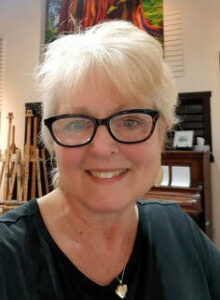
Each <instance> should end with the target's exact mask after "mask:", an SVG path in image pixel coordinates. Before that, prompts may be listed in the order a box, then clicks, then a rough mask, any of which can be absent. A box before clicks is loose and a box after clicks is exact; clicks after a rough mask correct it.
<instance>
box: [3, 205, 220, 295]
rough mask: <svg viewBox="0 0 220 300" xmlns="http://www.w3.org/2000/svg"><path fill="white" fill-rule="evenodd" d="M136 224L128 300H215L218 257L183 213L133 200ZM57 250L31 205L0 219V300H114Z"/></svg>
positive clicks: (110, 289) (219, 282)
mask: <svg viewBox="0 0 220 300" xmlns="http://www.w3.org/2000/svg"><path fill="white" fill-rule="evenodd" d="M137 205H138V209H139V225H138V232H137V237H136V241H135V245H134V249H133V253H132V255H131V258H130V260H129V262H128V264H127V266H126V270H125V275H124V283H126V284H127V286H128V293H127V298H126V299H129V300H210V299H212V300H219V299H220V252H219V251H218V250H217V249H216V247H215V246H214V244H213V243H212V242H211V241H210V240H209V239H208V238H207V237H206V236H205V235H204V234H203V233H202V232H201V231H200V230H199V228H198V227H197V225H196V224H195V223H194V221H193V220H191V218H190V217H189V216H188V215H187V214H185V213H184V212H183V211H182V210H181V208H180V207H179V206H178V205H176V204H172V203H160V202H154V201H138V203H137ZM117 285H118V280H117V279H115V280H113V281H112V282H111V283H110V284H109V285H107V286H100V285H98V284H96V283H95V282H93V281H91V280H90V279H89V278H87V277H86V276H85V275H84V274H83V273H81V272H80V271H79V270H78V269H77V268H76V267H75V266H74V265H73V264H72V262H71V261H70V260H69V259H68V258H67V257H66V256H65V255H64V253H63V252H62V251H61V250H60V249H59V247H58V246H57V245H56V243H55V242H54V240H53V239H52V237H51V236H50V234H49V232H48V231H47V228H46V226H45V224H44V222H43V220H42V217H41V214H40V211H39V208H38V204H37V201H36V200H31V201H29V202H27V203H26V204H24V205H23V206H21V207H18V208H16V209H14V210H12V211H10V212H8V213H6V214H4V215H3V216H1V217H0V299H1V300H20V299H21V300H35V299H42V300H44V299H45V300H50V299H51V300H52V299H53V300H62V299H68V300H71V299H74V300H94V299H96V300H99V299H100V300H101V299H105V300H110V299H111V300H119V299H120V298H118V296H117V295H116V294H115V288H116V286H117Z"/></svg>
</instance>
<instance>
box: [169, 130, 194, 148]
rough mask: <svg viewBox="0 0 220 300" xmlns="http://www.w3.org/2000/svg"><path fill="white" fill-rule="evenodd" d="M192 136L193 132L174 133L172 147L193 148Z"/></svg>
mask: <svg viewBox="0 0 220 300" xmlns="http://www.w3.org/2000/svg"><path fill="white" fill-rule="evenodd" d="M193 136H194V131H193V130H182V131H175V133H174V140H173V147H174V148H186V149H190V148H192V147H193Z"/></svg>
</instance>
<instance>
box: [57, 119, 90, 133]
mask: <svg viewBox="0 0 220 300" xmlns="http://www.w3.org/2000/svg"><path fill="white" fill-rule="evenodd" d="M60 125H61V127H60V130H61V131H63V132H66V133H77V132H78V133H80V132H83V131H87V130H90V128H91V126H92V125H93V124H92V123H91V121H90V120H87V119H77V118H74V119H69V120H66V122H63V123H62V124H61V123H60ZM57 126H58V123H57Z"/></svg>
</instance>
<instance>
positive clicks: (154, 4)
mask: <svg viewBox="0 0 220 300" xmlns="http://www.w3.org/2000/svg"><path fill="white" fill-rule="evenodd" d="M46 4H47V6H46V30H45V42H46V43H49V42H51V41H53V40H54V39H56V38H57V36H58V35H59V34H64V33H65V34H66V33H70V32H73V31H80V28H86V27H90V26H93V25H95V24H97V23H99V22H100V21H103V20H108V19H110V20H112V19H126V20H128V21H131V22H133V23H134V24H135V25H137V26H138V27H140V28H141V29H143V30H145V31H147V32H148V33H150V34H151V35H152V36H154V37H155V38H156V39H157V40H159V41H160V42H161V43H162V44H163V0H154V1H152V0H129V1H128V0H120V1H119V0H105V1H102V0H99V1H95V0H46Z"/></svg>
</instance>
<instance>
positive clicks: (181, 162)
mask: <svg viewBox="0 0 220 300" xmlns="http://www.w3.org/2000/svg"><path fill="white" fill-rule="evenodd" d="M162 165H166V166H168V167H169V173H170V178H171V177H172V172H171V170H172V168H171V167H172V166H188V167H190V174H191V176H190V177H191V180H190V186H189V187H174V186H171V185H168V186H160V187H153V188H152V189H151V190H150V191H149V192H148V193H146V194H144V196H143V199H146V200H149V199H155V200H161V201H164V200H170V201H174V202H177V203H179V204H180V206H181V207H182V208H183V209H184V210H185V211H186V212H187V213H188V214H189V215H191V216H192V217H193V218H194V220H195V221H196V223H197V224H198V225H199V227H200V228H201V229H202V230H203V231H204V232H205V233H206V234H207V235H208V236H209V237H210V238H212V205H211V203H212V200H211V199H212V197H211V177H210V153H209V152H195V151H166V152H163V153H162Z"/></svg>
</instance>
